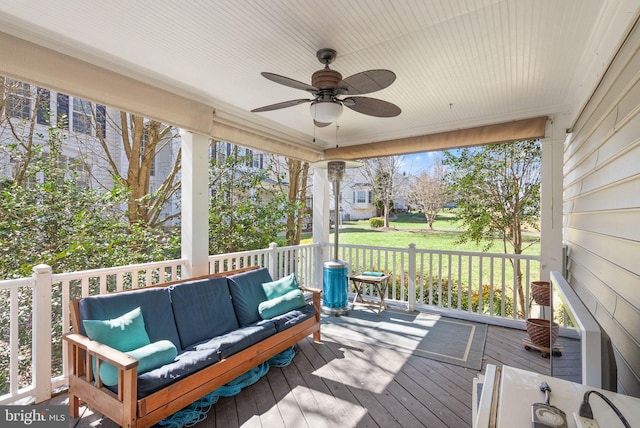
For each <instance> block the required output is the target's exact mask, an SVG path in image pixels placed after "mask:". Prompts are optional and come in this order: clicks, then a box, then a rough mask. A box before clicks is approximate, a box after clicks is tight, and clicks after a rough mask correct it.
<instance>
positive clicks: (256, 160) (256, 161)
mask: <svg viewBox="0 0 640 428" xmlns="http://www.w3.org/2000/svg"><path fill="white" fill-rule="evenodd" d="M263 159H264V155H263V154H262V153H258V154H257V155H255V156H254V157H253V165H252V166H253V167H254V168H260V169H262V167H263Z"/></svg>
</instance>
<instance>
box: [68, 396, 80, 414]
mask: <svg viewBox="0 0 640 428" xmlns="http://www.w3.org/2000/svg"><path fill="white" fill-rule="evenodd" d="M69 416H71V418H72V419H78V418H79V417H80V399H79V398H78V396H77V395H73V394H71V393H69Z"/></svg>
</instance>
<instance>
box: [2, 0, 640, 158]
mask: <svg viewBox="0 0 640 428" xmlns="http://www.w3.org/2000/svg"><path fill="white" fill-rule="evenodd" d="M639 10H640V5H639V4H638V2H637V1H636V0H563V1H557V0H539V1H519V0H466V1H465V0H458V1H451V0H432V1H423V0H399V1H393V2H391V1H387V0H351V1H345V0H295V1H294V0H265V1H236V0H211V1H206V2H203V1H198V0H182V1H179V2H176V1H173V0H139V1H135V2H132V1H128V0H110V1H104V2H87V1H83V0H61V1H57V2H51V1H47V0H32V1H28V2H27V1H23V2H2V3H0V28H1V29H2V31H3V32H4V33H0V54H2V57H3V58H4V59H5V60H3V61H0V73H3V74H5V75H10V76H12V77H18V78H23V79H24V80H27V81H32V82H34V83H37V84H41V85H43V86H44V85H46V86H48V87H52V88H53V89H65V90H67V92H68V93H71V94H77V95H79V96H84V97H86V98H88V99H93V100H95V101H99V102H103V103H106V104H110V105H113V106H115V107H120V108H123V109H127V110H129V111H134V112H139V113H145V114H148V115H149V116H151V117H154V116H155V117H156V118H159V119H162V120H165V121H167V122H169V123H174V124H176V125H178V126H182V127H184V128H187V129H191V130H194V131H196V132H206V133H209V134H210V135H212V136H215V137H221V138H224V139H227V140H229V141H232V142H234V143H238V144H242V145H245V146H248V147H255V148H258V149H263V150H264V149H268V150H270V151H274V152H276V153H280V154H285V155H292V156H294V157H298V158H303V159H307V160H316V159H319V158H323V157H325V156H326V155H327V154H330V155H331V156H336V157H338V156H342V157H347V158H355V157H366V156H365V155H370V154H371V153H389V152H396V151H397V152H402V151H404V152H411V151H424V150H429V149H439V148H441V147H440V146H442V145H443V144H450V145H465V144H466V142H468V141H471V142H472V143H475V144H477V143H479V142H489V141H484V140H486V139H489V140H495V141H498V140H500V138H509V137H511V136H515V135H517V131H519V130H522V129H526V132H525V134H526V133H528V134H535V133H538V134H539V133H540V129H541V127H542V128H544V123H545V121H546V119H547V117H550V118H562V120H564V121H565V122H566V123H567V126H570V125H571V123H572V121H573V120H575V117H576V115H577V114H578V113H579V110H580V109H581V107H582V106H583V105H584V103H585V102H586V100H587V99H588V97H589V95H590V94H591V92H592V91H593V89H594V87H595V86H596V85H597V83H598V81H599V78H600V77H601V76H602V74H603V73H604V71H605V69H606V67H607V65H608V64H609V62H610V59H611V58H612V57H613V55H614V54H615V52H616V49H617V47H618V46H619V44H620V42H621V40H622V39H623V37H624V35H625V34H626V32H627V31H628V29H629V28H630V25H631V24H632V22H633V21H634V20H635V19H637V16H638V11H639ZM320 48H333V49H335V50H336V51H337V52H338V56H337V58H336V60H335V61H334V62H333V63H332V64H331V66H330V67H331V68H332V69H334V70H338V71H339V72H341V73H342V75H343V77H347V76H349V75H352V74H355V73H358V72H361V71H364V70H369V69H389V70H392V71H394V72H395V74H396V76H397V79H396V81H395V82H394V83H393V84H392V85H391V86H389V87H388V88H386V89H383V90H381V91H379V92H375V93H372V94H370V95H369V96H371V97H375V98H379V99H382V100H386V101H389V102H392V103H395V104H397V105H398V106H400V108H401V109H402V113H401V114H400V115H399V116H397V117H393V118H376V117H371V116H366V115H363V114H360V113H356V112H354V111H351V110H349V109H348V108H345V109H344V110H345V111H344V113H343V114H342V116H341V117H340V119H339V120H338V122H337V124H338V127H337V128H336V127H335V126H328V127H325V128H315V127H314V126H313V123H312V120H311V116H310V113H309V108H308V104H304V105H298V106H295V107H290V108H286V109H282V110H276V111H270V112H265V113H251V112H250V110H251V109H254V108H256V107H260V106H263V105H268V104H273V103H277V102H281V101H286V100H292V99H299V98H308V94H306V93H305V92H304V91H301V90H297V89H293V88H289V87H286V86H283V85H279V84H277V83H274V82H272V81H269V80H267V79H265V78H263V77H262V76H261V75H260V73H261V72H263V71H268V72H272V73H276V74H279V75H283V76H287V77H290V78H293V79H295V80H298V81H301V82H305V83H311V74H312V73H313V72H314V71H316V70H319V69H321V68H322V65H321V64H320V63H319V62H318V60H317V58H316V51H317V50H318V49H320ZM25 52H26V54H25ZM7 58H8V59H9V60H7ZM83 79H84V80H83ZM137 110H144V111H137ZM165 116H167V117H165ZM168 116H170V117H168ZM212 118H213V120H211V119H212ZM536 118H539V119H536ZM530 119H534V122H530V121H524V122H514V121H519V120H530ZM502 123H507V124H511V128H508V127H507V128H504V127H501V126H498V128H491V126H494V125H495V124H502ZM528 127H531V130H529V128H528ZM469 128H471V129H473V130H475V133H474V132H472V133H471V134H472V135H468V132H467V133H466V134H460V131H459V130H468V129H469ZM543 132H544V131H543ZM424 136H427V137H424ZM474 136H475V137H477V138H476V140H474V139H473V137H474ZM538 136H539V135H538ZM483 138H484V140H483ZM336 146H338V150H336ZM349 147H351V148H352V149H353V150H352V151H351V152H348V151H341V150H343V149H344V150H347V149H348V148H349ZM376 147H377V148H379V149H380V148H381V149H380V151H376V150H374V148H376ZM367 148H369V149H371V150H368V149H367ZM325 151H326V152H325ZM365 151H367V153H365Z"/></svg>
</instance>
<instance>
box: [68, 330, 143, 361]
mask: <svg viewBox="0 0 640 428" xmlns="http://www.w3.org/2000/svg"><path fill="white" fill-rule="evenodd" d="M64 339H65V340H66V341H67V342H68V343H69V345H71V346H75V347H78V348H80V349H82V350H85V351H88V352H89V354H91V355H92V356H94V357H96V358H97V359H98V360H100V361H105V362H107V363H109V364H111V365H113V366H115V367H117V368H118V369H122V370H129V369H131V368H133V367H137V366H138V360H136V359H135V358H133V357H131V356H129V355H127V354H125V353H124V352H122V351H118V350H117V349H114V348H112V347H110V346H107V345H104V344H102V343H100V342H96V341H95V340H91V339H89V338H88V337H86V336H83V335H81V334H78V333H69V334H66V335H64Z"/></svg>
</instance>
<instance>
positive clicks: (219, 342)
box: [189, 323, 276, 358]
mask: <svg viewBox="0 0 640 428" xmlns="http://www.w3.org/2000/svg"><path fill="white" fill-rule="evenodd" d="M274 334H276V327H275V325H274V324H273V323H263V324H259V325H251V326H247V327H242V328H239V329H237V330H234V331H231V332H229V333H227V334H223V335H221V336H218V337H214V338H212V339H209V340H205V341H203V342H201V343H198V344H195V345H193V346H191V347H190V348H189V350H194V351H201V350H205V349H218V350H219V353H220V358H227V357H230V356H231V355H233V354H235V353H237V352H240V351H242V350H243V349H246V348H248V347H249V346H251V345H255V344H256V343H258V342H260V341H261V340H264V339H266V338H267V337H269V336H272V335H274Z"/></svg>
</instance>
